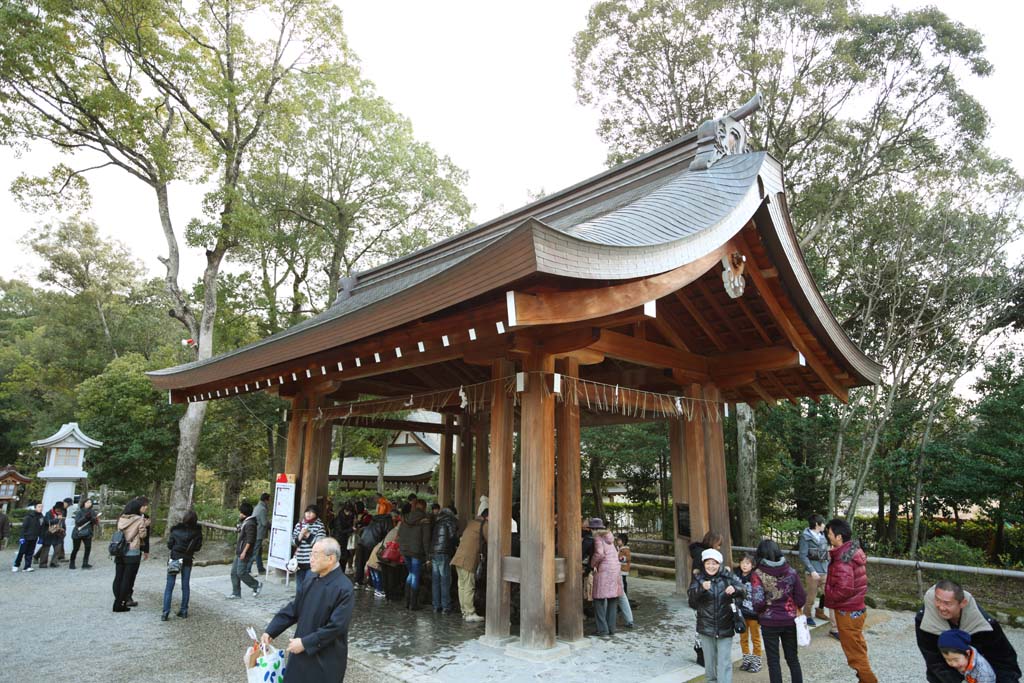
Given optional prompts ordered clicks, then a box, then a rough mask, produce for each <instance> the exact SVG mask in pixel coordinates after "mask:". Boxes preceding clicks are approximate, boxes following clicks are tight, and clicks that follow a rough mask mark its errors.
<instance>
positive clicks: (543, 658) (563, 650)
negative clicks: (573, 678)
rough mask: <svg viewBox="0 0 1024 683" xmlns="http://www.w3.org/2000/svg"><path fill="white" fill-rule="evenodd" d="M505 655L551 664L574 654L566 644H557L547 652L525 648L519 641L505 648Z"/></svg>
mask: <svg viewBox="0 0 1024 683" xmlns="http://www.w3.org/2000/svg"><path fill="white" fill-rule="evenodd" d="M505 654H506V655H507V656H509V657H515V658H516V659H525V660H526V661H528V662H550V661H553V660H556V659H562V658H563V657H568V656H569V655H571V654H572V648H570V647H569V646H568V645H567V644H566V643H561V642H555V646H554V647H551V648H548V649H546V650H535V649H533V648H526V647H523V646H522V645H521V644H520V642H519V640H518V639H517V640H516V642H514V643H511V644H510V645H508V646H507V647H506V648H505Z"/></svg>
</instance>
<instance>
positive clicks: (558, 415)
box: [555, 358, 583, 643]
mask: <svg viewBox="0 0 1024 683" xmlns="http://www.w3.org/2000/svg"><path fill="white" fill-rule="evenodd" d="M555 368H556V370H557V371H558V372H560V373H561V374H563V375H565V376H566V377H579V370H580V368H579V363H577V362H576V360H574V359H571V358H568V359H565V360H560V361H558V362H557V363H556V365H555ZM555 435H556V439H557V443H556V446H555V457H556V458H557V465H556V467H557V478H556V486H557V492H556V496H557V502H556V505H557V508H558V522H557V524H556V528H557V530H558V539H557V550H558V555H559V556H560V557H563V558H565V563H566V564H567V565H568V566H569V567H574V568H575V567H579V566H580V565H581V563H582V561H583V548H582V546H581V544H580V534H581V532H582V528H581V527H582V524H581V515H582V512H581V495H582V494H581V491H580V406H579V404H578V403H577V402H576V401H572V400H564V401H561V402H560V403H558V404H557V405H556V407H555ZM558 605H559V610H558V637H559V638H560V639H561V640H564V641H566V642H570V643H571V642H573V641H577V640H582V639H583V575H582V574H581V573H580V572H579V571H571V572H568V573H567V574H566V577H565V581H564V582H563V583H561V584H560V585H559V586H558Z"/></svg>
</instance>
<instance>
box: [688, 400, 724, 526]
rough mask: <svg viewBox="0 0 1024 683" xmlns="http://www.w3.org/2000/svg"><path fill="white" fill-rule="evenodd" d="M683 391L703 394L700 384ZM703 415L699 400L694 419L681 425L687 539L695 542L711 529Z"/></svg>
mask: <svg viewBox="0 0 1024 683" xmlns="http://www.w3.org/2000/svg"><path fill="white" fill-rule="evenodd" d="M683 393H684V394H685V395H686V396H687V397H689V398H695V399H701V398H703V397H704V395H703V392H701V388H700V385H699V384H691V385H690V386H689V387H687V388H686V389H685V391H684V392H683ZM703 418H704V410H703V404H701V403H699V402H698V405H697V406H696V409H695V411H694V416H693V419H692V420H688V421H686V423H685V424H684V425H683V466H684V467H685V468H686V474H687V480H686V486H687V489H688V491H687V493H688V494H689V495H688V498H689V501H690V538H691V539H693V540H694V541H697V540H700V539H702V538H704V534H706V533H707V532H708V531H709V530H710V528H709V526H710V519H709V517H708V483H707V482H708V480H707V476H706V472H707V465H706V464H705V462H704V461H705V457H704V445H705V441H704V419H703ZM715 531H718V529H715Z"/></svg>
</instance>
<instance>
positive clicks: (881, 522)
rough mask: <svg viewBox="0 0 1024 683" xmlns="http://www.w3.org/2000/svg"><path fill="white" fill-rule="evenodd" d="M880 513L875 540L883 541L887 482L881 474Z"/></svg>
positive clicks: (876, 522)
mask: <svg viewBox="0 0 1024 683" xmlns="http://www.w3.org/2000/svg"><path fill="white" fill-rule="evenodd" d="M877 488H878V513H877V515H876V517H875V538H876V539H878V541H881V540H882V537H883V535H884V533H885V481H884V478H883V477H882V475H881V473H879V475H878V487H877Z"/></svg>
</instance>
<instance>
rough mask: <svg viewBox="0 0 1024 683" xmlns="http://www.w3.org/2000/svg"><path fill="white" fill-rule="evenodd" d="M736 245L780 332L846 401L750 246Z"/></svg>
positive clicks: (844, 392)
mask: <svg viewBox="0 0 1024 683" xmlns="http://www.w3.org/2000/svg"><path fill="white" fill-rule="evenodd" d="M737 245H738V248H739V249H740V251H742V252H743V254H744V255H745V256H746V257H747V262H748V263H750V264H751V265H752V266H754V267H752V268H747V269H746V273H747V274H748V275H750V279H751V280H752V281H753V283H754V286H755V287H757V291H758V292H760V294H761V299H762V300H763V301H764V303H765V305H766V306H767V307H768V310H769V311H770V312H771V314H772V316H773V317H774V318H775V322H776V324H777V325H778V326H779V329H781V330H782V333H783V334H784V335H786V338H787V339H789V343H790V344H792V345H793V346H794V347H795V348H796V349H797V350H798V351H800V352H801V353H802V354H804V357H805V358H806V359H807V364H808V365H809V366H810V368H811V369H812V370H814V373H815V374H816V375H817V376H818V377H819V378H820V379H821V381H822V382H823V383H824V384H825V386H826V387H828V390H829V391H830V392H831V393H832V395H833V396H835V397H836V398H838V399H839V400H840V401H842V402H843V403H847V402H848V401H849V400H850V397H849V392H848V390H847V389H846V387H844V386H842V385H841V384H840V383H839V381H838V380H837V379H836V378H835V377H833V376H832V373H831V372H830V371H829V369H828V368H827V367H825V364H824V363H823V362H822V361H821V359H820V358H819V357H818V354H816V353H814V352H813V351H812V350H811V348H810V345H808V344H807V342H806V341H804V338H803V336H802V335H801V334H800V331H799V330H797V329H796V325H794V324H793V321H791V320H790V319H789V316H788V315H786V311H785V310H784V309H783V308H782V304H781V303H780V302H779V300H778V299H777V298H775V294H774V293H773V292H772V290H771V287H770V286H769V284H768V282H767V281H766V280H765V278H764V276H763V275H762V274H761V271H760V269H758V268H757V266H756V264H757V262H756V261H755V260H754V257H753V255H752V254H751V251H750V248H749V247H748V246H747V245H746V244H745V243H742V240H737Z"/></svg>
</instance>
